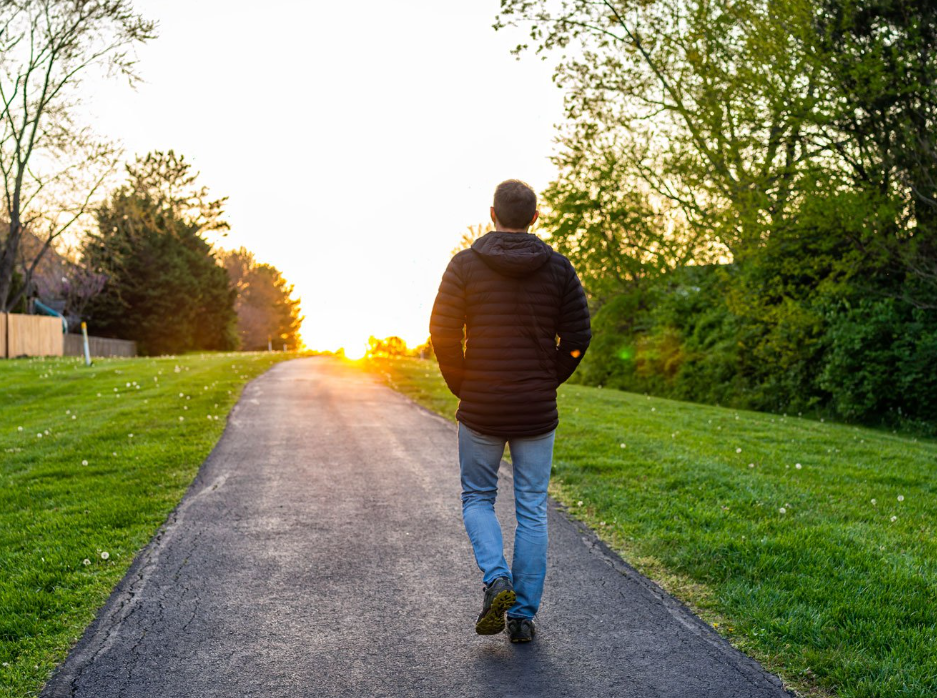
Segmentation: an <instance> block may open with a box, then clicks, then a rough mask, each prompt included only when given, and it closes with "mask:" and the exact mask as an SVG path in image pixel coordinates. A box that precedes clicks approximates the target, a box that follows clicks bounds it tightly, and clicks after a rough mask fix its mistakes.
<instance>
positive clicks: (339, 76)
mask: <svg viewBox="0 0 937 698" xmlns="http://www.w3.org/2000/svg"><path fill="white" fill-rule="evenodd" d="M139 5H140V9H141V10H142V11H143V12H144V13H146V14H148V15H149V16H151V17H152V18H154V19H157V20H159V22H160V40H159V41H154V42H152V43H151V44H149V45H147V46H146V47H144V48H143V49H142V50H141V51H140V56H139V58H140V65H141V72H142V73H143V76H144V79H145V80H146V84H144V85H142V86H140V87H139V89H138V90H137V91H136V92H135V93H134V92H132V91H130V90H127V89H126V86H125V85H123V84H117V83H104V84H101V85H100V86H99V87H97V86H96V87H95V95H96V96H95V98H94V100H89V103H88V104H87V105H86V108H87V109H88V110H89V112H91V115H92V116H93V120H92V121H91V123H95V124H96V128H97V130H99V131H100V132H102V133H107V134H111V135H114V136H116V137H118V138H120V139H121V140H122V141H123V142H124V144H125V146H126V148H127V150H128V152H130V153H138V152H139V153H143V152H146V151H148V150H151V149H154V148H163V149H166V148H174V149H175V150H176V151H178V152H181V153H184V154H185V156H186V157H187V158H188V159H189V160H191V161H192V162H193V163H194V164H195V167H196V168H197V169H198V170H200V171H201V180H200V181H201V182H202V183H203V184H205V185H206V186H208V187H209V188H210V190H211V192H212V194H214V195H217V196H227V197H229V199H228V203H227V209H226V210H227V218H228V220H229V221H230V223H231V231H230V233H229V234H228V235H227V236H226V237H225V238H223V239H219V240H216V241H215V242H216V244H217V245H219V246H221V247H225V248H234V247H239V246H242V245H243V246H246V247H247V248H249V249H250V250H252V251H253V252H254V253H255V254H256V256H257V258H258V259H259V260H262V261H264V262H268V263H271V264H274V265H275V266H276V267H278V268H279V269H280V270H281V271H282V272H283V273H284V275H285V276H286V278H287V279H288V280H289V281H290V282H291V283H293V284H295V287H296V293H297V294H298V295H299V296H301V298H302V310H303V314H304V316H305V321H304V324H303V330H302V334H303V340H304V341H305V343H306V345H307V346H308V347H310V348H314V349H330V350H336V349H338V348H340V347H344V348H345V351H346V354H347V355H349V356H351V355H353V354H356V353H359V352H363V351H364V350H365V348H366V345H367V340H368V337H369V336H371V335H374V336H377V337H387V336H390V335H397V336H400V337H402V338H403V339H404V340H405V341H406V342H407V343H408V345H410V346H416V345H419V344H421V343H423V342H425V341H426V338H427V336H428V322H429V313H430V309H431V307H432V302H433V298H434V296H435V293H436V290H437V287H438V284H439V280H440V278H441V276H442V272H443V270H444V269H445V266H446V264H447V262H448V260H449V257H450V254H451V250H452V248H453V247H454V246H455V245H456V244H457V243H458V241H459V238H460V237H461V235H462V233H463V232H465V230H466V228H467V226H469V225H477V224H479V223H485V222H487V220H488V207H489V205H490V203H491V195H492V192H493V190H494V187H495V185H496V184H497V183H498V182H499V181H501V180H503V179H507V178H510V177H519V178H522V179H525V180H527V181H529V182H530V183H531V185H532V186H533V187H534V188H535V189H537V190H540V189H542V188H543V187H544V186H545V185H546V184H547V183H548V182H549V180H550V178H551V177H552V173H553V171H554V170H553V166H552V164H551V163H550V162H549V160H548V156H549V154H550V153H551V152H552V149H553V139H554V136H555V132H554V129H553V124H554V123H556V122H558V121H560V120H561V118H562V95H561V93H560V91H559V90H558V89H557V88H556V87H555V86H554V85H553V84H552V83H551V80H550V76H551V70H550V67H549V66H548V65H547V64H545V63H541V62H539V61H536V60H532V59H525V60H522V61H516V60H515V59H514V58H513V56H511V54H510V49H511V48H512V47H513V46H515V45H516V44H517V43H518V41H519V39H520V37H519V36H518V35H517V34H516V33H514V34H512V33H511V32H510V31H505V32H498V33H496V32H494V31H492V29H491V24H492V22H493V18H494V16H495V14H496V13H497V11H498V7H499V3H498V2H497V1H492V2H478V3H460V4H457V5H456V4H440V3H431V2H429V1H428V0H421V1H410V2H404V3H382V2H377V1H376V0H372V1H370V2H365V3H364V5H363V6H361V5H359V6H357V9H356V12H355V15H356V16H366V17H367V21H366V22H357V21H353V18H352V16H351V14H350V13H349V12H348V8H347V7H346V6H343V5H341V4H340V3H332V4H322V3H303V2H295V1H290V0H276V1H275V2H273V3H271V4H268V5H267V6H265V8H264V10H263V11H261V12H258V11H257V8H256V7H255V6H254V5H250V4H247V3H230V2H222V1H221V0H205V1H204V2H201V1H200V2H198V3H191V2H183V1H182V0H145V1H143V2H140V3H139ZM361 10H363V12H362V11H361ZM452 27H458V31H456V32H454V31H450V30H449V29H451V28H452ZM245 42H249V45H250V50H249V51H247V50H245V45H246V44H245ZM181 47H185V48H184V49H182V48H181ZM191 66H198V75H194V76H191V79H190V78H189V74H190V72H191ZM180 76H187V77H186V78H185V79H180ZM187 105H199V108H189V106H187Z"/></svg>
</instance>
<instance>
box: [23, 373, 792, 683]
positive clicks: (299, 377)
mask: <svg viewBox="0 0 937 698" xmlns="http://www.w3.org/2000/svg"><path fill="white" fill-rule="evenodd" d="M558 438H562V427H561V428H560V433H559V435H558ZM512 502H513V495H512V492H511V478H510V468H509V466H508V465H507V464H504V466H503V467H502V481H501V486H500V495H499V504H498V510H499V516H500V517H501V521H502V526H503V528H504V531H505V536H504V537H505V541H507V542H510V541H511V539H512V538H513V536H512V532H513V528H514V525H513V522H512V510H511V505H512ZM549 516H550V522H549V526H550V548H549V571H548V573H547V583H546V590H545V593H544V598H543V605H542V607H541V610H540V613H539V615H538V619H537V620H538V626H537V627H538V630H539V634H538V636H537V638H536V640H535V641H534V642H533V643H531V644H529V645H512V644H510V643H509V642H508V640H507V636H506V635H504V634H502V635H496V636H488V637H481V636H478V635H476V634H475V632H474V620H475V616H476V614H477V613H478V611H479V608H480V605H481V598H482V587H481V577H480V573H479V572H478V569H477V568H476V567H475V563H474V559H473V557H472V552H471V546H470V545H469V542H468V538H467V537H466V535H465V531H464V529H463V528H462V520H461V509H460V501H459V469H458V461H457V449H456V429H455V426H454V425H452V424H450V423H449V422H447V421H446V420H444V419H442V418H440V417H438V416H436V415H433V414H430V413H429V412H427V411H425V410H423V409H422V408H420V407H418V406H416V405H415V404H413V403H412V402H410V401H409V400H407V399H406V398H404V397H403V396H401V395H399V394H397V393H395V392H394V391H392V390H390V389H389V388H387V387H385V386H384V385H382V384H381V383H380V382H379V381H378V380H376V379H375V378H374V377H372V376H370V375H368V374H365V373H363V372H360V371H358V370H355V369H353V368H350V367H348V366H347V365H343V364H341V363H339V362H338V361H334V360H331V359H326V358H311V359H300V360H296V361H290V362H287V363H283V364H279V365H277V366H276V367H274V368H272V369H271V370H270V371H268V372H267V373H265V374H264V375H263V376H261V377H260V378H257V379H256V380H254V381H253V382H251V383H250V384H249V385H248V386H247V387H246V388H245V390H244V393H243V395H242V397H241V400H240V401H239V403H238V405H237V406H236V407H235V409H234V410H233V411H232V413H231V415H230V416H229V419H228V426H227V429H226V430H225V433H224V436H223V437H222V438H221V440H220V442H219V443H218V445H217V446H216V447H215V449H214V451H213V452H212V454H211V455H210V456H209V458H208V460H207V461H206V462H205V463H204V465H203V466H202V468H201V470H200V471H199V474H198V476H197V478H196V480H195V482H194V483H193V484H192V487H191V488H190V489H189V491H188V492H187V494H186V495H185V497H184V498H183V500H182V502H181V503H180V505H179V506H178V507H177V509H176V510H175V511H174V512H173V513H172V515H171V516H170V517H169V519H168V520H167V522H166V524H165V525H164V526H163V527H162V528H161V529H160V531H159V533H158V534H157V535H156V537H155V538H154V539H153V541H151V543H150V544H149V545H148V546H147V547H146V548H145V549H144V550H143V551H142V552H141V553H140V554H139V555H138V556H137V558H136V560H135V561H134V564H133V566H132V567H131V569H130V570H129V572H128V574H127V576H126V577H125V578H124V580H123V581H122V582H121V583H120V584H119V585H118V587H117V589H116V590H115V591H114V593H113V594H112V596H111V597H110V599H109V601H108V603H107V604H106V605H105V607H104V608H103V609H102V610H101V612H100V613H99V614H98V618H97V619H96V620H95V622H94V623H93V624H92V626H91V627H90V628H89V629H88V631H87V632H86V633H85V635H84V636H83V637H82V639H81V641H80V642H79V644H78V645H77V646H76V647H75V648H74V650H73V651H72V652H71V654H70V655H69V657H68V659H67V660H66V661H65V663H64V664H63V665H62V666H61V667H60V669H59V670H58V672H57V673H56V674H55V675H54V676H53V678H52V679H51V680H50V681H49V683H48V684H47V685H46V687H45V689H44V691H43V693H42V695H43V696H47V697H55V698H59V697H62V696H81V697H83V698H84V697H86V698H109V697H111V696H114V697H116V696H120V697H122V698H123V697H136V696H139V697H141V698H142V697H146V698H170V697H173V698H175V697H179V698H192V697H210V696H232V697H240V696H245V697H246V696H264V697H265V698H271V697H279V696H284V697H285V696H289V697H291V698H292V697H296V696H316V697H319V696H323V697H325V696H439V697H446V696H453V697H460V696H504V697H508V696H544V697H552V696H588V697H590V698H592V697H597V696H635V697H640V698H658V697H659V698H697V697H699V698H702V697H704V696H711V697H712V698H747V697H756V696H757V697H758V698H769V697H770V698H781V697H782V696H789V694H788V693H786V692H785V691H784V690H783V689H782V688H781V684H780V682H779V681H778V679H777V678H776V677H774V676H772V675H770V674H768V673H767V672H765V671H764V670H763V669H762V668H761V667H760V666H759V665H758V664H757V663H756V662H754V661H752V660H751V659H749V658H747V657H746V656H744V655H743V654H741V653H739V652H737V651H736V650H734V649H733V648H732V647H731V646H730V645H729V644H728V643H727V642H726V641H725V640H723V639H722V638H720V637H719V636H718V635H717V634H716V633H715V632H714V631H713V630H712V629H711V628H710V627H709V626H707V625H706V624H705V623H703V622H702V621H700V620H699V619H697V618H696V617H694V616H693V614H692V613H690V612H689V611H688V610H687V609H686V608H685V607H684V606H683V605H682V604H680V603H679V602H677V601H675V600H674V599H673V598H672V597H670V596H669V595H667V594H666V593H664V592H663V591H662V590H661V589H660V588H659V587H657V586H656V585H655V584H653V583H651V582H649V581H648V580H646V579H645V578H644V577H642V576H641V575H639V574H637V573H636V572H635V571H634V570H633V569H631V568H630V567H628V566H627V565H626V564H625V563H623V562H622V561H621V559H620V558H618V557H617V556H616V555H615V554H614V553H612V552H611V551H610V550H609V549H608V548H606V547H605V546H604V545H603V544H602V543H600V542H599V541H598V540H597V539H596V537H595V536H594V535H593V534H592V533H591V532H589V531H588V530H587V529H585V528H583V527H582V526H581V525H580V524H578V523H576V522H573V521H571V520H569V519H568V518H566V516H565V515H564V514H563V513H562V511H561V510H560V509H559V508H558V507H557V506H556V505H555V504H554V503H553V502H551V504H550V515H549ZM508 560H510V555H509V556H508Z"/></svg>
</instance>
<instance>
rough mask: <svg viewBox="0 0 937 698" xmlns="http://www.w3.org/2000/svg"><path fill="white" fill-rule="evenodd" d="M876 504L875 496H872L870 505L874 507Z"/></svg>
mask: <svg viewBox="0 0 937 698" xmlns="http://www.w3.org/2000/svg"><path fill="white" fill-rule="evenodd" d="M876 504H878V502H877V501H875V497H872V506H873V507H874V506H875V505H876Z"/></svg>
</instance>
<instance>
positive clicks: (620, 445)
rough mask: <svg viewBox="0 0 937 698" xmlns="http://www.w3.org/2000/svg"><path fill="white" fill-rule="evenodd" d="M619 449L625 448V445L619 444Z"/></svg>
mask: <svg viewBox="0 0 937 698" xmlns="http://www.w3.org/2000/svg"><path fill="white" fill-rule="evenodd" d="M618 446H619V448H625V447H626V446H625V444H618Z"/></svg>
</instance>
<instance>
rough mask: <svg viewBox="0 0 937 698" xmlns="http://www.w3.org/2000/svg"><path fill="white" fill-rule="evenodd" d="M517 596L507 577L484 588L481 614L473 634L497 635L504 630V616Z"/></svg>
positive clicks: (500, 578) (499, 578)
mask: <svg viewBox="0 0 937 698" xmlns="http://www.w3.org/2000/svg"><path fill="white" fill-rule="evenodd" d="M516 600H517V595H516V594H515V593H514V586H513V585H512V584H511V580H510V579H508V578H507V577H498V578H497V579H495V580H494V581H493V582H492V583H491V584H489V585H488V586H487V587H485V600H484V602H483V603H482V612H481V613H479V614H478V620H476V621H475V632H476V633H478V634H479V635H497V634H498V633H500V632H501V631H502V630H504V614H505V613H506V612H507V610H508V609H509V608H510V607H511V606H513V605H514V602H515V601H516Z"/></svg>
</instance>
